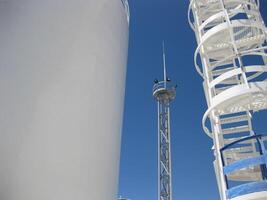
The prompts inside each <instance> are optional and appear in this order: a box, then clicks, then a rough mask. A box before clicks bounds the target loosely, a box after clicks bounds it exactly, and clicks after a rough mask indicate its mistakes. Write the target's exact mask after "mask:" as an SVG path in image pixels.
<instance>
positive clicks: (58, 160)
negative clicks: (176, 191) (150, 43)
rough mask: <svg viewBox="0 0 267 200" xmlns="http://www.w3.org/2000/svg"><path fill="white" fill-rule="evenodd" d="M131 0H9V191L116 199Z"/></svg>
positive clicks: (28, 198) (14, 198)
mask: <svg viewBox="0 0 267 200" xmlns="http://www.w3.org/2000/svg"><path fill="white" fill-rule="evenodd" d="M127 5H128V4H127V1H121V0H0V26H1V29H0V44H1V45H0V93H1V98H0V163H1V164H0V199H1V200H63V199H64V200H112V199H113V200H115V199H117V180H118V171H119V152H120V138H121V125H122V114H123V104H124V103H123V102H124V85H125V73H126V61H127V50H128V21H127V18H128V19H129V13H128V10H129V9H128V6H127Z"/></svg>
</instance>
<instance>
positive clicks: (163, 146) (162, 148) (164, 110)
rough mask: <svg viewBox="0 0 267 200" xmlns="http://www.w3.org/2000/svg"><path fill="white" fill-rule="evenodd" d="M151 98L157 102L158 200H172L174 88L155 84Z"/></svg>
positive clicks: (162, 83) (165, 84) (168, 83)
mask: <svg viewBox="0 0 267 200" xmlns="http://www.w3.org/2000/svg"><path fill="white" fill-rule="evenodd" d="M153 96H154V97H155V98H156V100H157V102H158V200H172V172H171V138H170V102H171V101H172V100H173V99H174V98H175V87H174V86H172V85H171V84H170V82H167V81H166V80H165V81H162V82H159V83H156V84H155V85H154V88H153Z"/></svg>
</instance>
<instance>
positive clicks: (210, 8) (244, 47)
mask: <svg viewBox="0 0 267 200" xmlns="http://www.w3.org/2000/svg"><path fill="white" fill-rule="evenodd" d="M259 6H260V1H259V0H191V1H190V6H189V11H188V19H189V23H190V26H191V28H192V29H193V30H194V32H195V36H196V40H197V43H198V47H197V49H196V51H195V55H194V62H195V66H196V70H197V72H198V73H199V74H200V76H202V77H203V79H204V82H203V87H204V92H205V96H206V100H207V105H208V110H207V111H206V113H205V114H204V116H203V120H202V125H203V128H204V131H205V133H206V134H207V135H208V136H209V137H211V138H212V139H213V142H214V147H213V150H214V155H215V161H214V168H215V172H216V177H217V183H218V187H219V191H220V196H221V199H222V200H230V199H231V200H266V199H267V181H266V179H267V170H266V166H267V155H266V142H265V141H266V138H267V137H266V135H265V134H266V133H267V132H266V133H265V134H264V133H258V132H255V131H254V129H253V124H252V117H253V113H254V112H255V111H258V112H263V111H264V110H266V108H267V81H266V78H267V76H266V74H267V73H266V72H267V53H266V49H267V45H266V39H267V33H266V27H265V24H264V21H263V19H262V16H261V14H260V11H259ZM208 119H209V120H208Z"/></svg>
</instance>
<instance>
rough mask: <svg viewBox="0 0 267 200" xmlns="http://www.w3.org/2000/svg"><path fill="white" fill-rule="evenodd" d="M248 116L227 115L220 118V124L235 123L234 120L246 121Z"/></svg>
mask: <svg viewBox="0 0 267 200" xmlns="http://www.w3.org/2000/svg"><path fill="white" fill-rule="evenodd" d="M248 119H249V117H248V116H247V115H239V116H234V117H227V118H221V119H220V121H221V124H231V123H236V122H243V121H247V120H248Z"/></svg>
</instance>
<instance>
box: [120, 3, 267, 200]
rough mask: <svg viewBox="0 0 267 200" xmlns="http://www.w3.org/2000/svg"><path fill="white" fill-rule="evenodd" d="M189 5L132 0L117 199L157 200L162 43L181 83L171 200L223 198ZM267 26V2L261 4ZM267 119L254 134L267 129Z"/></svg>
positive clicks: (171, 69) (170, 71)
mask: <svg viewBox="0 0 267 200" xmlns="http://www.w3.org/2000/svg"><path fill="white" fill-rule="evenodd" d="M188 2H189V1H187V0H129V3H130V8H131V25H130V40H129V57H128V71H127V84H126V96H125V112H124V124H123V136H122V148H121V168H120V186H119V194H121V195H123V196H125V197H128V198H130V199H131V200H156V198H157V110H156V109H157V108H156V102H155V101H154V99H153V97H152V91H151V90H152V86H153V80H154V79H155V78H159V79H160V78H161V77H162V49H161V44H162V40H165V47H166V54H167V66H168V74H169V76H170V77H171V79H172V81H173V82H176V83H177V84H178V88H177V97H176V100H175V102H173V103H172V113H171V118H172V125H171V126H172V127H171V129H172V159H173V161H172V162H173V196H174V198H173V199H183V200H216V199H219V194H218V190H217V184H216V179H215V175H214V170H213V166H212V162H213V159H214V158H213V155H212V151H211V147H212V141H211V139H210V138H208V137H207V136H206V135H205V134H204V133H203V130H202V127H201V119H202V115H203V113H204V112H205V110H206V101H205V98H204V93H203V89H202V79H201V77H200V76H199V75H198V74H197V72H196V71H195V67H194V64H193V54H194V51H195V48H196V42H195V36H194V33H193V31H192V30H191V29H190V28H189V25H188V22H187V8H188ZM261 2H262V5H261V10H262V15H263V17H264V20H265V22H266V23H267V1H264V0H261ZM266 117H267V114H266V112H264V113H259V114H256V115H255V120H254V121H255V124H254V125H255V129H256V130H259V131H263V130H265V131H266V130H267V127H266V125H265V124H264V119H266Z"/></svg>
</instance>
